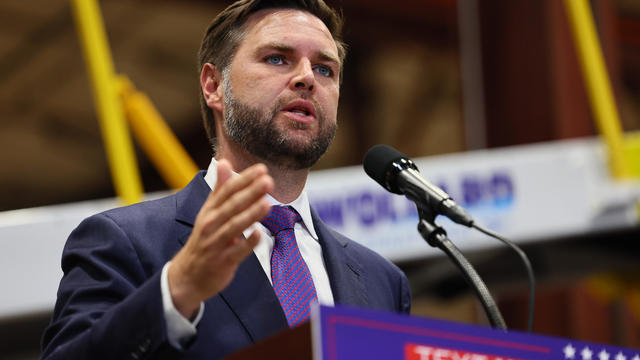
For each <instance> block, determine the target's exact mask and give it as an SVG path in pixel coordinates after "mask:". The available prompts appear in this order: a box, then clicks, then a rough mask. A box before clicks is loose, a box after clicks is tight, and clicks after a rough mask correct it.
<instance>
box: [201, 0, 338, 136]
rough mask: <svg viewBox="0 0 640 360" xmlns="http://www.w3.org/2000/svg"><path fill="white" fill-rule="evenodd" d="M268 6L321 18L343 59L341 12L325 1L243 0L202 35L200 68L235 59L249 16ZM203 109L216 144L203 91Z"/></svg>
mask: <svg viewBox="0 0 640 360" xmlns="http://www.w3.org/2000/svg"><path fill="white" fill-rule="evenodd" d="M265 9H297V10H302V11H306V12H308V13H310V14H312V15H314V16H315V17H317V18H318V19H320V20H321V21H322V22H323V23H324V24H325V26H326V27H327V28H328V29H329V32H330V33H331V36H332V37H333V40H334V41H335V42H336V46H337V47H338V56H339V57H340V62H341V63H342V62H343V61H344V58H345V55H346V46H345V44H344V43H343V42H342V24H343V18H342V13H340V12H337V11H335V10H334V9H332V8H330V7H329V6H328V5H327V4H326V3H325V2H324V1H323V0H240V1H237V2H235V3H233V4H231V5H229V6H228V7H227V8H226V9H224V10H223V11H222V12H221V13H220V14H218V16H216V17H215V18H214V19H213V21H212V22H211V24H210V25H209V27H208V28H207V31H206V32H205V34H204V37H203V38H202V43H201V44H200V51H199V52H198V61H199V67H200V70H202V67H203V66H204V64H206V63H211V64H213V65H214V66H215V67H216V69H218V71H220V72H222V71H223V70H225V69H226V68H227V67H228V66H229V65H230V64H231V61H232V60H233V57H234V55H235V53H236V50H238V46H239V45H240V43H241V42H242V40H243V39H244V35H245V30H246V29H245V28H244V26H245V24H246V22H247V20H248V18H249V17H250V16H251V15H253V14H255V13H256V12H258V11H260V10H265ZM200 108H201V112H202V119H203V121H204V128H205V130H206V131H207V137H208V138H209V141H210V142H211V144H212V145H214V147H215V144H216V130H215V120H214V117H213V111H212V110H211V109H210V108H209V107H208V106H207V104H206V102H205V99H204V96H203V95H202V92H200Z"/></svg>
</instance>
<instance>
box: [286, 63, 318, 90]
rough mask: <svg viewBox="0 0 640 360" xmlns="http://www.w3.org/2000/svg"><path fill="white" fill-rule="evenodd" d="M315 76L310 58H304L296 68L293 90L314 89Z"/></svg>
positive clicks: (292, 83) (292, 84)
mask: <svg viewBox="0 0 640 360" xmlns="http://www.w3.org/2000/svg"><path fill="white" fill-rule="evenodd" d="M315 80H316V78H315V76H314V74H313V68H312V67H311V62H310V61H309V59H302V60H300V62H298V64H297V66H296V68H295V74H294V76H293V78H292V79H291V88H292V90H307V91H313V88H314V83H315Z"/></svg>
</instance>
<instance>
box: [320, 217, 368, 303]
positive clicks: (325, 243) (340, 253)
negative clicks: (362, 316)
mask: <svg viewBox="0 0 640 360" xmlns="http://www.w3.org/2000/svg"><path fill="white" fill-rule="evenodd" d="M311 217H312V219H313V226H314V228H315V230H316V233H317V234H318V238H319V240H320V244H321V246H322V257H323V258H324V263H325V266H326V268H327V274H328V276H329V282H330V283H331V291H332V292H333V299H334V302H335V303H336V304H339V305H352V306H365V305H367V303H368V301H367V299H368V298H367V292H366V289H365V287H364V282H363V277H364V276H366V274H365V273H364V272H363V268H362V265H361V264H360V263H359V262H358V260H357V259H356V258H354V257H353V256H352V255H351V251H350V249H349V246H348V244H349V242H348V240H347V239H346V238H344V237H343V236H341V235H340V234H338V233H336V232H334V231H333V230H331V229H330V228H329V227H328V226H327V225H326V224H324V223H323V222H322V220H321V219H320V217H319V216H318V214H317V213H316V212H315V210H314V209H313V208H311Z"/></svg>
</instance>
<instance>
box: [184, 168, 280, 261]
mask: <svg viewBox="0 0 640 360" xmlns="http://www.w3.org/2000/svg"><path fill="white" fill-rule="evenodd" d="M218 166H219V167H218V169H219V171H218V176H219V180H221V181H222V183H220V182H218V183H217V184H216V189H215V190H214V191H213V192H212V193H211V195H210V196H209V198H208V199H207V201H206V203H205V205H203V207H202V209H201V210H200V213H199V215H198V217H199V218H201V219H197V220H196V226H197V227H198V228H199V231H198V232H200V233H201V234H202V235H204V236H205V237H210V238H211V239H212V240H213V239H215V242H216V244H210V245H212V246H213V247H215V248H217V249H218V250H219V249H220V248H222V247H224V246H226V245H227V242H229V241H231V240H233V239H234V238H235V237H237V236H239V235H240V234H241V233H242V232H243V231H244V230H245V229H246V228H247V227H249V226H250V225H251V224H253V223H255V222H257V221H259V220H260V219H262V218H263V217H264V216H265V215H266V214H267V213H268V211H269V203H268V201H267V200H266V199H265V198H264V195H266V194H267V193H269V192H271V191H272V190H273V186H274V183H273V179H272V178H271V177H270V176H269V175H268V174H267V169H266V167H265V166H264V165H258V166H252V167H250V168H248V169H246V170H245V171H243V172H242V173H241V174H240V175H238V176H235V177H232V173H231V168H230V166H228V163H227V162H226V161H220V162H219V165H218ZM198 225H199V226H198Z"/></svg>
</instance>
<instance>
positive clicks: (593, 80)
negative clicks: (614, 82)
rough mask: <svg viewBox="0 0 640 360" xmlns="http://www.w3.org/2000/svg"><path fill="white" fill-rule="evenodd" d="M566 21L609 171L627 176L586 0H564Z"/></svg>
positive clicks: (614, 111) (616, 119)
mask: <svg viewBox="0 0 640 360" xmlns="http://www.w3.org/2000/svg"><path fill="white" fill-rule="evenodd" d="M564 3H565V7H566V9H567V13H568V14H569V20H570V21H569V23H570V24H571V29H572V33H573V37H574V42H575V44H576V50H577V52H578V59H579V60H580V66H581V69H582V75H583V77H584V81H585V84H586V88H587V93H588V95H589V100H590V102H591V108H592V110H593V113H594V117H595V120H596V125H597V127H598V130H599V131H600V133H601V134H602V135H603V136H604V139H605V142H606V144H607V146H608V149H609V159H610V166H611V171H612V172H613V175H614V176H615V177H619V178H627V177H630V176H631V172H630V169H629V163H628V162H627V160H626V157H625V151H624V145H623V134H622V129H621V126H620V119H619V116H618V110H617V108H616V103H615V99H614V97H613V92H612V90H611V83H610V81H609V76H608V75H607V69H606V66H605V63H604V59H603V56H602V50H601V47H600V42H599V40H598V36H597V33H596V30H595V25H594V22H593V15H592V13H591V8H590V7H589V4H588V1H587V0H565V2H564Z"/></svg>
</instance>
